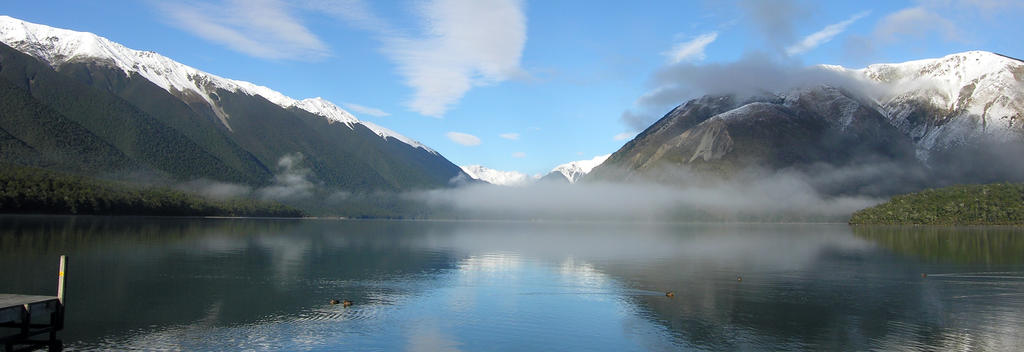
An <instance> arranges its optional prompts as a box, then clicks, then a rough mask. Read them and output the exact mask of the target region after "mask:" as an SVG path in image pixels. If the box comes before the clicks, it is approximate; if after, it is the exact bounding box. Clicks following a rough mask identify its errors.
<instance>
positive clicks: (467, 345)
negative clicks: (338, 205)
mask: <svg viewBox="0 0 1024 352" xmlns="http://www.w3.org/2000/svg"><path fill="white" fill-rule="evenodd" d="M1022 247H1024V231H1021V230H1019V229H1014V228H1005V227H989V228H985V227H975V228H928V227H916V228H905V227H849V226H847V225H840V224H836V225H830V224H800V225H785V224H662V223H594V222H589V223H582V222H539V223H538V222H496V221H495V222H490V221H478V222H469V221H467V222H442V221H337V220H255V219H253V220H244V219H187V218H132V217H121V218H118V217H51V216H5V217H0V267H3V268H10V269H13V270H4V271H3V273H2V277H0V282H2V283H3V284H2V285H3V286H2V287H0V291H13V292H24V293H37V294H52V293H51V291H52V290H54V285H53V282H51V281H55V280H39V279H38V278H40V277H43V278H49V277H55V273H54V272H55V270H56V267H55V264H56V257H57V256H58V255H60V254H67V255H68V256H69V258H70V265H69V269H68V277H69V281H68V282H69V283H68V285H69V287H68V298H67V300H68V303H67V304H68V308H67V309H68V321H67V324H68V325H67V328H66V330H65V331H63V332H62V334H61V336H62V338H63V339H64V340H65V344H66V345H67V347H68V348H69V349H74V350H94V349H132V348H140V349H157V350H162V349H171V350H181V349H184V350H232V349H255V350H338V349H342V350H465V351H470V350H707V349H712V350H735V349H756V350H781V349H809V350H835V349H857V350H864V349H891V348H897V347H898V348H901V349H908V350H921V351H925V350H948V349H971V350H992V351H994V350H1012V349H1014V348H1015V347H1014V346H1021V345H1022V343H1024V331H1022V330H1021V326H1024V321H1022V318H1021V315H1020V314H1019V312H1021V311H1022V310H1024V259H1022V258H1021V257H1020V255H1019V253H1020V250H1021V248H1022ZM922 273H925V274H927V277H925V278H922V276H921V274H922ZM667 291H673V292H674V297H666V294H665V293H666V292H667ZM331 299H338V300H351V301H352V302H353V303H354V304H353V305H352V306H349V307H343V306H342V305H331V304H330V303H329V301H330V300H331Z"/></svg>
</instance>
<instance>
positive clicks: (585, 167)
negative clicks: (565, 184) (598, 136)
mask: <svg viewBox="0 0 1024 352" xmlns="http://www.w3.org/2000/svg"><path fill="white" fill-rule="evenodd" d="M609 156H611V154H605V155H598V156H595V157H594V158H593V159H587V160H577V161H571V162H568V163H565V164H562V165H558V166H556V167H555V168H554V169H551V173H556V172H557V173H560V174H562V176H565V178H566V179H567V180H568V181H569V183H576V181H579V180H580V178H582V177H583V176H584V175H586V174H588V173H590V171H591V170H593V169H594V168H595V167H597V166H598V165H601V163H603V162H604V161H605V160H607V159H608V157H609Z"/></svg>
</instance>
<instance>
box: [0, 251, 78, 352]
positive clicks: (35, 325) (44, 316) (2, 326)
mask: <svg viewBox="0 0 1024 352" xmlns="http://www.w3.org/2000/svg"><path fill="white" fill-rule="evenodd" d="M65 269H67V257H66V256H63V255H62V256H60V271H59V272H58V273H57V295H56V296H32V295H18V294H3V293H0V344H2V345H3V346H4V350H5V351H8V352H11V351H29V350H34V349H37V348H40V347H46V348H48V349H49V350H50V351H60V350H62V349H63V348H64V344H63V342H61V340H59V339H57V331H60V330H61V329H63V328H64V277H65V276H64V273H65V272H66V271H65ZM8 331H13V333H8ZM39 335H47V336H46V339H45V340H43V339H38V340H37V339H36V338H37V336H39Z"/></svg>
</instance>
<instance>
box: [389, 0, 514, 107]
mask: <svg viewBox="0 0 1024 352" xmlns="http://www.w3.org/2000/svg"><path fill="white" fill-rule="evenodd" d="M417 9H418V10H419V14H420V15H421V16H422V18H423V23H424V27H425V28H423V34H422V35H421V36H419V37H406V36H394V37H391V36H388V37H385V39H384V41H385V44H384V52H385V53H386V54H387V55H388V56H389V57H390V58H391V60H393V61H394V62H395V63H396V65H397V66H398V73H399V74H401V75H402V76H403V77H404V78H405V84H406V85H407V86H409V87H412V89H413V91H414V92H413V96H412V99H411V100H410V101H409V102H408V103H407V104H408V106H409V107H410V108H411V109H412V110H413V111H416V112H418V113H420V114H423V115H427V116H433V117H441V116H443V115H444V114H445V112H447V111H448V109H449V108H451V106H452V105H453V104H455V103H457V102H458V101H459V100H460V99H462V97H463V96H464V95H465V94H466V92H468V91H469V90H470V89H472V88H473V87H476V86H484V85H490V84H495V83H498V82H502V81H505V80H508V79H510V78H512V77H514V76H517V75H522V74H523V70H522V69H521V68H520V67H519V62H520V59H521V58H522V54H523V47H524V46H525V45H526V15H525V14H524V13H523V4H522V2H521V1H518V0H434V1H430V2H428V3H426V4H424V5H422V6H419V7H417Z"/></svg>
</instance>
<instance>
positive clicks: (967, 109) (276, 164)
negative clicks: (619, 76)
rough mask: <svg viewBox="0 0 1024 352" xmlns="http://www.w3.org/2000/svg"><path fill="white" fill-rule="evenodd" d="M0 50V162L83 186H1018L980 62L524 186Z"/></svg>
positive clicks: (203, 91) (238, 105)
mask: <svg viewBox="0 0 1024 352" xmlns="http://www.w3.org/2000/svg"><path fill="white" fill-rule="evenodd" d="M0 42H2V43H3V44H0V116H2V119H0V158H2V159H0V160H2V162H3V163H10V164H17V165H28V166H37V167H42V168H47V169H54V170H61V171H67V172H72V173H78V174H85V175H90V176H99V177H108V178H123V179H131V180H151V179H153V180H158V181H159V180H164V181H176V182H177V181H191V180H214V181H218V182H230V183H238V184H244V185H248V186H254V187H259V186H267V185H271V184H274V183H277V182H280V181H281V178H282V174H286V173H288V172H290V170H292V169H294V168H301V169H302V170H303V173H302V175H303V177H304V180H306V179H308V182H312V183H315V184H317V185H322V186H327V187H332V188H336V189H343V190H409V189H424V188H439V187H448V186H451V185H456V184H458V183H459V182H457V181H459V180H464V179H466V178H469V177H472V178H475V179H479V180H483V181H486V182H489V183H493V184H499V185H524V184H529V183H533V182H537V181H553V182H565V183H577V182H581V181H582V182H592V181H633V180H656V181H665V182H669V183H672V182H679V181H680V180H689V179H691V178H692V176H693V175H695V174H696V175H701V176H702V177H711V178H723V179H726V178H730V177H732V176H735V175H737V174H740V173H747V172H751V171H752V170H753V172H762V171H765V170H767V171H771V172H775V171H779V170H783V171H792V172H800V173H806V174H808V175H814V176H815V177H818V178H829V180H828V181H827V182H826V181H822V182H821V184H823V185H825V184H827V185H828V186H825V187H824V188H825V190H826V191H828V193H868V194H889V193H892V192H898V191H902V190H906V189H912V188H920V187H923V186H928V185H935V184H944V183H962V182H993V181H1019V180H1024V165H1022V163H1020V162H1019V161H1018V156H1019V155H1021V152H1024V142H1022V141H1024V127H1022V123H1024V62H1021V61H1020V60H1017V59H1014V58H1009V57H1006V56H1002V55H999V54H994V53H990V52H982V51H972V52H965V53H959V54H953V55H949V56H946V57H943V58H938V59H927V60H917V61H910V62H905V63H896V64H878V65H870V66H868V67H866V68H863V69H848V68H843V67H839V66H816V67H813V68H811V69H809V70H810V71H813V73H814V74H813V75H809V76H808V77H813V78H814V79H808V80H806V81H805V82H803V83H804V84H801V85H799V86H793V87H778V88H777V89H761V90H758V91H755V92H749V91H747V92H739V91H737V92H732V93H730V92H726V93H716V94H709V95H705V96H702V97H699V98H696V99H692V100H689V101H687V102H685V103H683V104H680V105H679V106H677V107H676V108H674V109H672V110H671V111H670V112H668V113H667V114H666V115H664V117H662V118H661V119H660V120H658V121H657V122H655V123H654V124H653V125H651V126H650V127H648V128H647V129H646V130H644V131H643V132H642V133H640V134H638V135H637V136H636V137H635V138H634V139H633V140H631V141H630V142H628V143H626V144H625V145H624V146H623V147H622V148H621V149H619V150H618V151H616V152H615V153H612V154H610V155H603V156H598V157H595V158H593V159H589V160H580V161H574V162H570V163H566V164H563V165H559V166H557V167H555V168H553V169H552V171H551V172H550V173H549V174H547V175H543V176H541V175H537V176H530V175H526V174H522V173H518V172H512V171H498V170H493V169H489V168H487V167H484V166H481V165H468V166H463V167H461V168H460V167H459V166H456V165H454V164H452V163H451V162H449V161H448V160H447V159H445V158H444V157H443V156H442V155H440V154H439V153H437V152H436V151H434V150H433V149H431V148H429V147H427V146H425V145H423V144H421V143H419V142H417V141H414V140H412V139H409V138H407V137H405V136H403V135H401V134H399V133H396V132H394V131H391V130H389V129H387V128H384V127H381V126H378V125H376V124H373V123H370V122H367V121H361V120H359V119H358V118H356V117H355V116H353V115H352V114H350V113H348V112H347V111H345V110H344V109H341V108H339V107H338V106H337V105H335V104H333V103H331V102H329V101H327V100H324V99H322V98H309V99H302V100H299V99H293V98H290V97H287V96H285V95H283V94H281V93H279V92H276V91H274V90H272V89H270V88H267V87H263V86H258V85H255V84H252V83H249V82H245V81H239V80H232V79H227V78H223V77H219V76H216V75H213V74H209V73H206V72H202V71H199V70H197V69H195V68H192V67H189V66H186V65H184V64H181V63H178V62H175V61H173V60H172V59H170V58H167V57H164V56H161V55H159V54H157V53H154V52H148V51H138V50H132V49H129V48H126V47H124V46H122V45H120V44H117V43H114V42H111V41H109V40H107V39H105V38H102V37H99V36H96V35H94V34H91V33H84V32H75V31H70V30H63V29H57V28H52V27H47V26H44V25H38V24H32V23H28V22H24V21H21V20H18V19H14V18H11V17H6V16H0ZM837 170H838V171H841V172H837ZM833 181H834V182H833ZM829 187H831V188H829Z"/></svg>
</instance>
